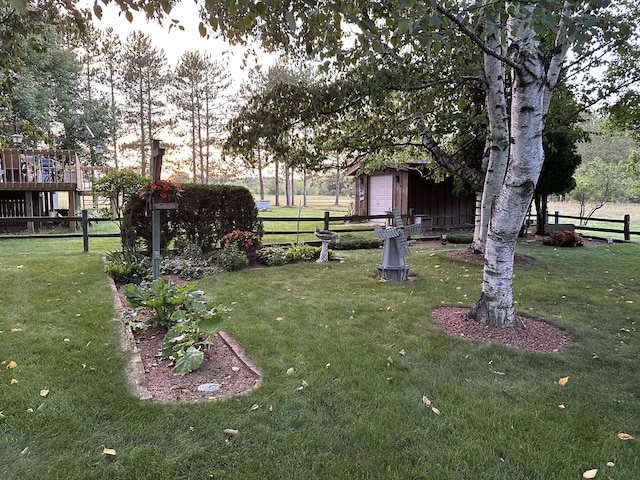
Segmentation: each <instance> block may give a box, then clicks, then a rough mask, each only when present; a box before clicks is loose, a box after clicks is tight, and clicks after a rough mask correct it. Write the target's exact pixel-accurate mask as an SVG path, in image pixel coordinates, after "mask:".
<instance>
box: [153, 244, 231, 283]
mask: <svg viewBox="0 0 640 480" xmlns="http://www.w3.org/2000/svg"><path fill="white" fill-rule="evenodd" d="M178 252H179V253H178V254H174V255H171V256H165V257H164V258H162V260H161V262H160V273H162V274H173V275H178V276H179V277H181V278H185V279H187V280H195V279H198V278H202V277H204V276H210V275H218V274H220V273H222V272H224V268H222V267H220V266H218V265H215V262H214V258H213V254H211V253H209V254H203V253H202V252H200V250H199V249H198V248H197V247H196V246H194V245H186V246H185V247H183V248H180V249H179V250H178Z"/></svg>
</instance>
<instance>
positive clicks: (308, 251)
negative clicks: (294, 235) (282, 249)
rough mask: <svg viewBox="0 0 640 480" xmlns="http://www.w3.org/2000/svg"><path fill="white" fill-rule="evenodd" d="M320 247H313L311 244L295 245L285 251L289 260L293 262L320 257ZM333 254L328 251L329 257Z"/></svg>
mask: <svg viewBox="0 0 640 480" xmlns="http://www.w3.org/2000/svg"><path fill="white" fill-rule="evenodd" d="M320 250H321V249H320V247H314V246H313V245H295V246H293V247H291V248H289V250H288V251H287V253H288V257H289V259H290V260H289V261H290V262H291V263H295V262H310V261H312V260H317V259H318V258H320ZM332 256H333V252H329V257H332Z"/></svg>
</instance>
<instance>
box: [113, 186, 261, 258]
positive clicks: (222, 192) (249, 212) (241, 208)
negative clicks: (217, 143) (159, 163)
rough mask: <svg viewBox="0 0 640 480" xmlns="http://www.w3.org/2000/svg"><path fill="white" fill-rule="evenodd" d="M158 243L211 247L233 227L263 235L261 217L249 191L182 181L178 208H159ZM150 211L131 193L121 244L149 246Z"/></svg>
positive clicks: (162, 245)
mask: <svg viewBox="0 0 640 480" xmlns="http://www.w3.org/2000/svg"><path fill="white" fill-rule="evenodd" d="M161 222H162V223H161V238H160V246H161V249H162V250H166V248H167V247H168V245H169V244H170V243H171V241H173V240H174V239H175V241H176V243H177V244H180V245H184V244H193V245H195V246H197V248H198V249H199V250H200V251H201V252H203V253H207V252H210V251H212V250H213V249H214V248H215V246H216V245H218V244H219V243H220V240H221V239H222V236H223V235H224V234H226V233H228V232H232V231H234V230H242V231H250V232H254V233H255V234H256V235H257V236H258V237H260V236H261V235H262V221H261V220H260V218H259V217H258V209H257V208H256V205H255V202H254V200H253V196H252V195H251V192H250V191H249V190H248V189H247V188H245V187H238V186H233V185H201V184H193V183H192V184H185V185H182V191H181V197H180V200H179V202H178V210H177V211H175V210H161ZM151 233H152V232H151V212H150V211H149V210H148V208H147V202H146V200H145V199H143V198H140V196H139V195H134V196H132V197H130V199H129V202H128V203H127V206H126V208H125V211H124V213H123V244H124V243H125V241H126V243H127V246H128V247H129V248H134V247H138V246H141V247H143V248H145V249H146V250H147V251H150V250H151Z"/></svg>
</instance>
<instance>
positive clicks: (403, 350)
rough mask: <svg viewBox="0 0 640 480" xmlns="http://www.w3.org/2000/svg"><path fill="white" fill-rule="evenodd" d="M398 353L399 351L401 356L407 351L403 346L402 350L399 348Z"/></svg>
mask: <svg viewBox="0 0 640 480" xmlns="http://www.w3.org/2000/svg"><path fill="white" fill-rule="evenodd" d="M399 353H400V355H402V356H404V355H406V354H407V352H406V351H405V349H404V348H403V349H402V350H400V352H399Z"/></svg>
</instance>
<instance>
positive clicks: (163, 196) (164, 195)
mask: <svg viewBox="0 0 640 480" xmlns="http://www.w3.org/2000/svg"><path fill="white" fill-rule="evenodd" d="M168 196H169V195H167V194H166V193H164V192H162V193H161V194H160V198H162V199H163V200H166V199H167V197H168Z"/></svg>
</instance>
